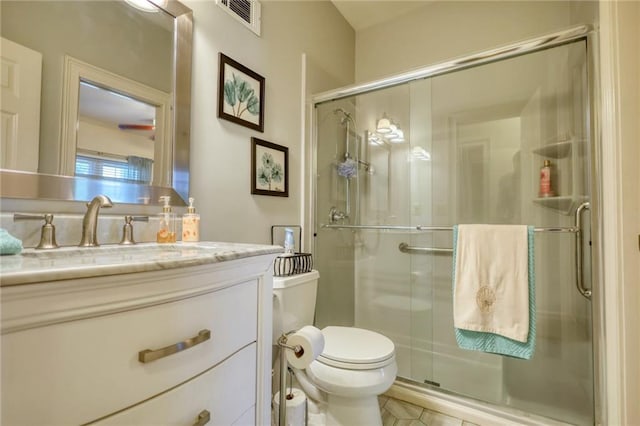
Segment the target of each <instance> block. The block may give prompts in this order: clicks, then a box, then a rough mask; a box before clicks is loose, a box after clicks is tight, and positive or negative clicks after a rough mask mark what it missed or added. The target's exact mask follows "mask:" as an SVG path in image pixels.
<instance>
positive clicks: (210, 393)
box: [94, 343, 256, 426]
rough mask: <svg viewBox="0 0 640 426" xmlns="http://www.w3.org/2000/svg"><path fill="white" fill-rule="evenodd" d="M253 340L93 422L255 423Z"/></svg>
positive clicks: (167, 423)
mask: <svg viewBox="0 0 640 426" xmlns="http://www.w3.org/2000/svg"><path fill="white" fill-rule="evenodd" d="M255 397H256V344H255V343H253V344H251V345H249V346H247V347H245V348H244V349H242V350H241V351H239V352H238V353H236V354H235V355H233V356H232V357H231V358H229V359H226V360H225V361H224V362H223V363H221V364H219V365H217V366H216V367H215V368H212V369H211V370H209V371H207V372H206V373H204V374H202V375H200V376H198V377H196V378H194V379H193V380H190V381H188V382H187V383H185V384H183V385H181V386H178V387H177V388H175V389H172V390H170V391H169V392H166V393H163V394H161V395H158V396H157V397H155V398H153V399H151V400H149V401H146V402H144V403H142V404H140V405H136V406H135V407H132V408H130V409H128V410H125V411H123V412H121V413H118V414H115V415H113V416H110V417H108V418H106V419H103V420H101V421H99V422H97V423H94V424H95V425H128V426H129V425H185V426H191V425H193V424H197V420H198V415H200V414H201V413H202V416H203V417H208V418H209V421H208V422H207V423H204V421H203V422H202V423H200V424H207V425H221V426H229V425H231V424H235V423H234V421H235V422H238V421H242V423H238V425H244V426H247V425H255V410H253V411H252V410H250V409H251V407H253V406H254V404H255V401H256V399H255Z"/></svg>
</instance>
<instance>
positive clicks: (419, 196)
mask: <svg viewBox="0 0 640 426" xmlns="http://www.w3.org/2000/svg"><path fill="white" fill-rule="evenodd" d="M586 78H587V76H586V42H584V41H583V42H575V43H572V44H569V45H565V46H560V47H556V48H553V49H549V50H544V51H541V52H537V53H532V54H528V55H523V56H520V57H517V58H514V59H509V60H504V61H499V62H495V63H493V64H488V65H483V66H479V67H474V68H471V69H468V70H464V71H459V72H454V73H450V74H446V75H442V76H437V77H434V78H432V79H429V80H426V81H418V82H413V83H411V85H413V86H421V87H422V88H423V90H425V91H427V92H428V94H429V95H428V96H429V98H430V101H431V104H430V108H429V111H428V112H429V116H428V117H425V119H424V120H423V121H418V120H412V127H413V126H414V125H415V126H424V122H425V121H426V122H429V123H430V124H429V129H430V131H429V138H428V149H429V153H430V156H431V164H430V170H431V173H430V175H429V176H428V177H427V178H425V177H419V176H418V175H419V174H420V173H424V172H421V171H420V170H414V171H413V173H414V174H415V175H416V179H414V182H412V184H413V185H414V186H412V195H413V196H414V200H416V202H415V203H412V209H413V210H414V211H416V210H417V211H421V212H423V215H422V216H414V217H412V221H413V222H412V223H414V224H419V223H423V224H424V223H426V224H436V225H452V224H456V223H490V224H491V223H494V224H530V225H535V226H538V227H571V226H572V225H573V221H574V216H573V214H574V212H575V210H576V208H577V207H578V206H579V205H580V204H581V203H582V202H584V201H586V200H588V185H587V182H588V179H587V178H588V176H587V169H588V167H587V165H588V164H589V163H588V161H589V158H588V144H587V135H588V128H587V125H588V123H587V114H586V111H587V84H586V82H587V80H586ZM415 89H416V91H418V87H415ZM414 98H417V99H422V98H421V97H419V96H414ZM414 98H412V100H413V99H414ZM414 123H415V124H414ZM411 143H412V144H415V143H423V144H424V143H425V141H424V140H423V141H422V142H419V141H414V140H412V141H411ZM545 160H546V161H549V162H550V164H551V181H552V190H553V194H552V196H545V195H546V194H541V193H540V176H539V174H540V169H541V167H543V165H544V164H545ZM412 167H414V168H415V167H416V166H414V163H412ZM417 167H420V166H417ZM416 206H419V208H417V207H416ZM425 211H426V212H428V214H427V215H424V212H425ZM574 238H575V235H574V234H569V233H567V234H560V233H558V234H555V233H554V234H552V233H536V235H535V247H536V249H535V260H536V261H535V270H536V273H535V274H536V303H537V309H536V312H537V321H536V325H537V339H536V351H535V355H534V358H533V359H532V360H530V361H525V360H519V359H515V358H509V357H503V356H496V355H493V354H487V353H482V352H475V351H467V350H462V349H460V348H458V347H457V344H456V342H455V336H454V333H453V329H454V327H453V315H452V304H453V295H452V291H451V281H452V277H451V257H450V256H446V257H445V256H438V255H433V254H432V255H428V256H424V255H417V254H414V255H411V257H412V271H411V276H412V278H411V279H410V281H411V285H412V289H413V292H414V293H416V294H420V293H424V294H425V300H427V299H426V297H428V296H426V295H427V294H428V293H431V295H432V299H431V301H430V307H431V310H432V311H431V312H432V314H431V321H432V322H425V321H424V320H423V319H422V318H421V317H422V312H421V311H420V310H419V309H418V310H415V311H414V312H413V320H414V324H412V329H413V330H414V331H413V340H414V348H415V349H414V353H415V355H414V359H415V360H412V364H413V365H414V370H413V371H415V372H416V373H417V375H414V376H413V377H411V379H413V380H416V381H420V382H425V383H431V384H435V385H437V386H438V387H440V388H441V389H444V390H447V391H451V392H454V393H456V394H461V395H466V396H469V397H472V398H475V399H479V400H482V401H487V402H492V403H495V404H500V405H507V406H510V407H513V408H515V409H518V410H522V411H525V412H531V413H536V414H539V415H542V416H546V417H551V418H555V419H558V420H562V421H566V422H570V423H575V424H593V419H594V413H593V360H592V355H591V354H592V336H591V332H590V330H591V305H590V301H589V300H587V299H585V298H584V297H583V296H582V295H581V294H580V293H579V292H578V291H577V290H576V287H575V282H576V276H575V275H576V270H575V256H576V253H575V246H574V244H575V242H574ZM418 239H421V241H419V243H418V241H417V240H418ZM412 240H413V242H412V244H415V245H420V246H424V244H431V247H438V246H440V247H442V246H445V247H450V246H451V234H450V233H447V235H446V236H445V235H441V234H439V235H428V236H422V235H421V236H419V237H418V236H412ZM422 257H429V259H428V260H425V259H421V258H422ZM421 274H423V275H424V276H425V278H426V279H415V278H414V277H416V276H419V275H421ZM416 305H417V302H416ZM425 329H428V330H430V332H431V341H430V342H429V343H430V344H431V347H432V348H433V351H432V356H431V357H430V362H431V372H432V374H431V375H430V376H429V375H427V377H424V374H423V372H422V371H421V370H422V369H423V367H422V366H421V364H420V362H421V361H420V360H421V359H422V355H420V353H421V352H422V351H423V349H424V347H425V340H427V341H428V337H429V336H428V335H426V334H425Z"/></svg>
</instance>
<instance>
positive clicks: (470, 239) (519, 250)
mask: <svg viewBox="0 0 640 426" xmlns="http://www.w3.org/2000/svg"><path fill="white" fill-rule="evenodd" d="M533 235H534V228H533V227H531V226H529V227H526V226H524V225H523V226H519V225H458V226H454V232H453V293H454V324H455V335H456V341H457V343H458V346H459V347H461V348H463V349H470V350H478V351H483V352H489V353H496V354H501V355H507V356H511V357H516V358H523V359H531V357H532V356H533V353H534V350H535V335H536V326H535V319H536V312H535V269H534V236H533ZM456 286H457V287H456Z"/></svg>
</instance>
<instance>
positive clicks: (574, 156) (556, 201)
mask: <svg viewBox="0 0 640 426" xmlns="http://www.w3.org/2000/svg"><path fill="white" fill-rule="evenodd" d="M558 139H560V138H558ZM558 139H556V140H555V141H554V140H551V141H549V142H548V143H546V144H544V145H541V146H539V147H538V148H534V149H532V150H531V152H532V153H534V154H536V155H539V156H540V157H545V158H553V159H556V160H558V161H557V164H556V166H557V167H559V168H560V169H563V170H564V172H565V174H564V179H565V180H564V181H565V182H566V184H564V185H561V186H562V188H556V189H559V190H560V192H561V193H565V194H569V195H560V196H555V197H537V198H533V202H534V203H536V204H538V205H541V206H543V207H546V208H550V209H553V210H556V211H558V212H560V213H561V214H564V215H570V214H572V212H573V211H574V210H575V208H576V207H577V206H578V205H579V204H580V203H582V202H584V201H586V200H587V198H588V197H586V196H585V195H583V194H582V192H583V189H582V188H581V186H580V185H579V184H578V183H579V181H580V176H579V175H578V173H579V171H578V170H579V169H578V167H577V165H576V163H577V162H579V161H580V158H582V156H583V155H584V145H585V139H583V138H580V137H576V136H571V137H569V138H566V137H563V138H562V139H563V140H561V141H558ZM536 190H537V188H536Z"/></svg>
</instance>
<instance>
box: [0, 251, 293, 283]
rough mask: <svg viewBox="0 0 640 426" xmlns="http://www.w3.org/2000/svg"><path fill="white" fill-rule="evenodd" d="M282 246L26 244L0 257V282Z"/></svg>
mask: <svg viewBox="0 0 640 426" xmlns="http://www.w3.org/2000/svg"><path fill="white" fill-rule="evenodd" d="M280 252H282V247H278V246H267V245H258V244H240V243H226V242H210V241H205V242H198V243H175V244H157V243H141V244H136V245H133V246H120V245H103V246H99V247H62V248H59V249H55V250H35V249H26V250H24V251H23V252H22V253H21V254H19V255H15V256H1V257H0V285H2V286H8V285H17V284H28V283H34V282H46V281H58V280H64V279H72V278H86V277H98V276H104V275H115V274H126V273H132V272H144V271H154V270H163V269H172V268H180V267H185V266H195V265H201V264H207V263H217V262H223V261H228V260H234V259H239V258H243V257H250V256H258V255H262V254H271V253H280Z"/></svg>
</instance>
